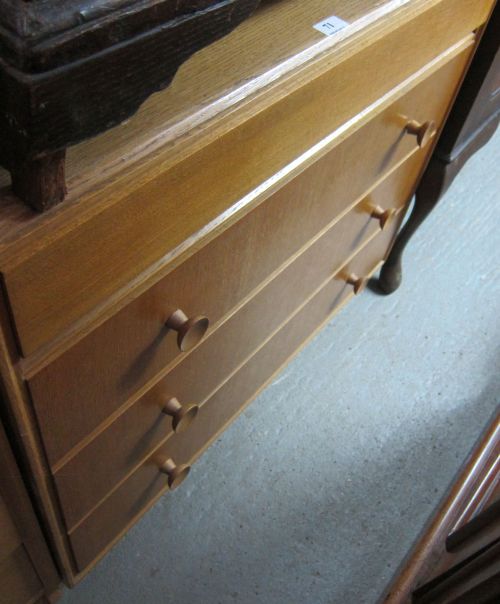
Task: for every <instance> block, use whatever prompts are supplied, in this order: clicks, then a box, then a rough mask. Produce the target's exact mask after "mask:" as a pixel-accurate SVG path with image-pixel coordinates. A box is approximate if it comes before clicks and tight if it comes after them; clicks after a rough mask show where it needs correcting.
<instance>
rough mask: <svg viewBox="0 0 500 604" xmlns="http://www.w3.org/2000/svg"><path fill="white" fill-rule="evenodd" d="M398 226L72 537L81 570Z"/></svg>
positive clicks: (379, 254)
mask: <svg viewBox="0 0 500 604" xmlns="http://www.w3.org/2000/svg"><path fill="white" fill-rule="evenodd" d="M397 222H399V221H394V224H392V225H391V226H390V228H388V229H387V231H384V232H382V233H380V234H379V235H378V236H377V237H375V238H374V239H373V240H372V241H371V242H370V243H369V244H368V245H367V246H366V247H365V248H363V250H362V251H361V252H360V253H359V254H358V255H357V256H355V257H354V259H353V260H352V261H351V262H349V263H348V265H346V266H345V267H343V268H342V269H341V270H340V271H339V272H338V273H337V275H336V276H335V277H334V278H333V279H331V280H329V281H328V282H327V283H326V284H325V285H324V286H323V287H322V288H321V289H320V290H319V291H318V292H317V293H315V294H314V295H313V296H312V298H311V299H310V300H309V301H308V302H307V303H306V304H305V305H304V306H302V307H301V308H300V309H299V310H298V312H296V313H295V314H294V315H292V316H291V317H290V319H289V320H288V322H287V323H286V324H285V325H284V326H283V327H282V328H281V329H280V331H278V332H277V333H276V335H275V336H274V337H273V338H271V340H269V341H268V342H267V343H266V344H265V345H264V346H263V347H262V348H260V349H259V350H258V351H257V352H256V353H255V354H254V356H253V357H252V358H251V359H250V360H249V361H248V362H247V363H246V364H245V365H244V366H243V367H242V368H241V369H240V370H239V371H238V372H237V373H235V374H234V376H233V377H232V378H231V379H229V380H228V381H227V382H225V383H224V384H223V385H222V387H221V388H219V390H217V391H216V392H215V394H214V395H213V396H212V397H211V398H209V399H208V400H207V401H206V402H205V403H204V404H203V405H202V406H201V408H200V412H199V418H198V419H197V421H196V422H195V423H194V424H193V425H192V426H191V427H190V429H189V430H188V431H187V432H184V433H180V434H175V435H173V436H172V437H171V438H170V439H168V441H167V442H166V443H165V444H164V445H162V446H161V447H159V448H158V449H157V450H156V451H155V452H154V453H153V455H152V456H151V457H150V458H149V459H148V461H147V462H146V463H144V464H143V465H142V466H141V467H140V468H138V469H137V470H136V471H135V472H134V473H133V474H132V475H131V476H130V478H129V479H128V480H127V481H126V482H124V483H123V484H121V485H120V486H119V487H118V488H117V489H116V490H115V491H114V492H112V493H111V494H110V495H109V497H108V498H107V499H106V500H104V502H103V503H102V504H101V505H100V506H99V507H98V508H97V509H96V510H95V511H94V512H93V513H92V514H91V515H90V516H88V517H87V518H85V519H84V520H83V521H82V522H81V523H80V524H78V525H77V526H76V527H75V528H74V529H73V530H72V531H71V532H70V534H69V538H70V542H71V546H72V549H73V553H74V556H75V560H76V563H77V567H78V570H79V571H83V570H84V569H85V568H86V567H87V566H88V565H89V564H91V563H92V562H93V561H94V560H95V559H96V558H97V557H98V556H99V555H100V554H101V553H104V550H105V549H106V548H107V547H108V546H109V545H110V543H112V542H113V541H115V540H116V539H117V537H118V536H120V535H121V534H122V533H123V532H124V531H125V530H126V529H127V528H128V526H129V525H130V524H131V523H132V522H134V520H136V519H137V518H138V517H139V515H141V514H142V513H143V512H144V511H145V509H147V508H148V507H150V505H152V503H153V502H154V501H155V500H156V498H157V497H158V496H159V495H160V494H161V493H162V492H163V491H165V490H166V489H167V488H168V487H167V480H166V477H165V476H164V475H163V474H161V473H160V472H159V465H161V464H162V463H163V461H164V460H166V459H168V458H172V459H173V460H174V461H175V463H176V464H177V465H178V466H180V465H182V464H187V463H192V462H193V460H194V459H195V458H196V457H198V456H199V455H200V454H201V453H202V452H203V451H204V450H205V449H206V448H207V447H208V446H209V445H210V443H211V442H213V440H214V439H215V438H216V437H217V435H218V434H219V433H220V432H221V431H222V430H223V429H224V428H225V427H226V426H227V425H228V424H229V423H230V422H231V421H232V420H233V419H234V417H235V416H236V415H237V414H238V413H240V412H241V411H242V410H243V408H244V407H245V406H246V404H247V403H248V402H249V401H250V400H251V399H252V398H253V397H254V396H255V395H256V393H257V392H258V391H259V390H260V389H261V387H262V386H263V385H264V384H265V383H267V382H268V381H269V380H270V379H271V378H272V377H273V375H274V374H275V373H276V372H277V371H278V370H279V369H280V368H281V367H282V366H283V364H284V363H286V362H287V360H288V359H289V357H290V356H291V355H292V354H294V353H295V352H296V351H297V350H298V349H299V348H300V347H301V346H302V345H303V344H304V342H305V341H307V340H308V339H309V338H310V337H312V335H313V334H314V333H315V331H316V330H317V329H318V328H319V327H320V326H321V325H322V324H323V323H324V322H325V321H326V320H328V318H329V317H330V316H331V314H332V313H333V312H334V311H335V310H336V309H338V308H339V306H340V305H341V304H342V303H343V302H344V301H345V300H347V298H348V297H349V296H350V295H352V292H353V288H352V286H351V285H348V284H347V283H346V279H347V276H348V275H349V274H351V273H356V274H357V275H368V274H370V273H371V272H373V270H374V269H375V268H376V266H377V265H378V263H379V262H380V260H381V259H382V258H383V257H384V256H385V254H386V252H387V250H388V247H389V244H390V242H391V240H392V237H393V235H394V232H395V231H396V230H397Z"/></svg>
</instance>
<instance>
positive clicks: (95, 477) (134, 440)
mask: <svg viewBox="0 0 500 604" xmlns="http://www.w3.org/2000/svg"><path fill="white" fill-rule="evenodd" d="M423 159H424V156H423V155H421V154H415V155H413V156H412V157H411V158H410V159H409V160H407V161H406V162H405V163H404V164H403V165H402V166H401V167H400V168H398V170H396V171H395V172H394V174H392V175H391V176H389V177H388V178H387V179H386V180H384V181H383V182H382V183H381V184H380V185H379V186H378V187H377V188H376V189H375V190H374V191H373V192H372V193H371V194H370V195H369V198H370V199H371V200H376V201H377V202H378V203H380V204H384V205H390V206H392V207H393V208H394V209H396V208H397V209H402V208H403V207H404V206H405V204H406V202H407V200H408V199H409V196H410V195H411V193H412V188H413V183H414V182H415V175H416V174H417V173H418V171H419V170H420V169H421V167H422V162H423ZM365 204H366V200H363V201H362V202H361V203H360V204H358V205H357V206H356V207H355V208H354V209H353V210H352V211H351V212H350V213H349V214H347V215H346V216H344V217H343V218H342V219H341V220H340V221H338V222H335V223H334V224H333V226H331V227H330V228H328V229H327V230H326V232H324V233H322V234H321V235H320V236H319V237H318V238H317V239H315V240H314V241H312V242H311V243H310V244H309V247H308V248H307V249H306V250H305V251H303V252H302V253H301V254H300V256H299V257H298V258H296V259H294V260H293V261H292V262H291V263H290V264H288V265H287V266H286V267H285V268H284V269H283V270H282V272H280V273H279V274H278V275H277V276H275V277H274V279H273V280H272V281H271V282H270V283H269V284H268V285H266V286H265V287H264V288H263V289H261V290H260V291H259V292H258V293H257V294H256V295H255V296H254V297H253V298H252V299H251V300H249V301H248V302H247V304H245V305H244V306H243V307H242V308H240V309H239V310H238V311H237V312H236V313H235V314H233V315H232V316H231V317H230V318H229V319H228V320H227V321H226V322H224V323H223V324H222V325H221V326H220V327H219V328H218V329H217V330H216V331H214V332H212V334H211V335H210V336H209V337H208V338H207V339H206V340H205V341H204V342H203V343H202V344H201V345H200V346H199V347H198V348H197V349H196V350H195V351H193V353H192V354H191V355H189V356H188V357H186V358H185V359H184V360H183V361H182V362H181V363H179V364H178V365H176V366H175V367H174V368H173V369H172V370H171V371H169V372H168V373H167V374H166V375H165V376H164V377H163V378H162V379H161V380H160V381H159V382H158V383H156V385H155V386H154V387H153V388H151V389H150V390H148V391H147V392H146V394H145V395H144V396H143V397H142V398H141V399H139V400H138V401H137V402H134V403H133V405H132V406H130V407H128V408H127V409H125V411H124V412H123V413H122V415H120V416H119V417H118V418H116V419H115V420H114V421H113V422H112V423H111V424H110V425H109V426H108V427H107V428H105V429H104V431H101V432H98V433H97V435H95V437H94V438H93V440H92V441H91V442H89V443H88V444H87V446H86V447H85V448H84V449H83V450H81V451H80V452H77V453H76V455H75V456H74V457H72V458H70V459H69V460H68V461H67V462H66V463H65V464H64V465H63V466H62V467H58V469H57V470H56V472H55V482H56V485H57V488H58V493H59V499H60V501H61V504H62V508H63V513H64V515H65V519H66V524H67V526H68V527H69V528H71V527H72V526H73V525H74V524H75V523H76V522H78V521H79V520H80V519H81V518H82V517H83V516H84V515H85V514H86V513H88V512H89V511H90V510H91V509H92V508H93V507H95V506H96V505H97V504H98V503H99V501H100V500H101V499H102V498H104V497H105V496H106V495H107V493H108V492H109V490H110V489H111V488H113V487H114V485H115V484H116V483H117V482H119V481H121V480H123V479H124V478H125V477H126V476H127V475H128V474H130V473H131V472H132V471H133V469H134V468H135V467H137V466H138V465H140V464H141V463H142V462H143V461H144V460H145V459H146V457H147V456H148V455H149V453H150V452H151V451H152V450H153V449H154V448H155V446H158V444H159V443H160V442H161V441H162V440H164V439H166V438H168V437H169V436H170V435H171V433H172V431H171V424H170V421H168V420H167V421H165V420H162V419H161V411H162V410H163V407H162V404H163V403H162V401H163V400H164V399H165V398H168V397H171V396H176V397H178V398H179V400H185V401H195V402H196V403H197V404H202V403H203V402H204V401H205V400H206V399H207V398H208V397H209V396H210V395H211V394H212V393H213V392H214V390H215V389H216V388H217V387H219V386H220V384H221V383H222V382H223V381H224V380H226V379H228V378H229V377H230V376H231V375H232V374H233V373H234V371H236V370H237V369H238V367H239V366H241V364H243V363H244V362H245V361H246V359H247V358H249V357H250V356H251V355H252V354H253V353H254V352H255V350H256V349H257V348H258V347H260V346H261V345H262V343H263V342H264V341H266V340H267V339H268V338H269V337H271V336H272V334H273V333H274V332H275V331H276V330H278V329H279V328H280V326H281V325H282V324H283V322H284V321H286V320H287V319H288V316H289V315H290V314H291V313H292V312H294V311H295V310H296V309H297V308H298V307H300V305H301V304H303V303H304V301H305V300H306V299H307V297H308V296H309V295H310V292H311V291H314V290H316V289H317V288H318V287H320V286H321V284H322V283H324V282H325V281H326V280H327V279H328V278H329V277H330V276H331V275H332V274H333V273H335V272H336V271H337V270H339V269H340V267H341V266H342V264H343V263H344V262H345V260H346V259H347V258H349V257H350V256H352V255H353V254H354V253H356V252H357V251H359V250H360V249H361V248H362V247H363V246H364V245H365V244H366V243H367V242H368V241H369V240H370V239H371V238H372V237H373V236H374V235H376V234H377V233H378V232H379V231H378V228H377V224H376V223H374V221H372V220H371V218H370V215H369V214H368V213H367V212H366V211H365V209H364V208H365ZM77 451H78V450H77ZM102 459H106V464H102V463H100V460H102Z"/></svg>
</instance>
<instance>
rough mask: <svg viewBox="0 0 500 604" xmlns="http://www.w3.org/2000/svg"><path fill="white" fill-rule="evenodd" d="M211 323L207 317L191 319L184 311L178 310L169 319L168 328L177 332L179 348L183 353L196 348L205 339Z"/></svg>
mask: <svg viewBox="0 0 500 604" xmlns="http://www.w3.org/2000/svg"><path fill="white" fill-rule="evenodd" d="M208 324H209V321H208V319H207V318H206V317H193V318H191V319H189V318H188V317H187V316H186V315H185V313H183V312H182V310H180V309H177V310H176V311H175V312H173V313H172V314H171V315H170V317H169V318H168V319H167V322H166V326H167V327H168V328H169V329H173V330H174V331H176V332H177V346H179V350H180V351H181V352H187V351H188V350H191V348H194V347H195V346H196V344H198V342H200V341H201V340H202V339H203V336H204V335H205V333H206V331H207V329H208Z"/></svg>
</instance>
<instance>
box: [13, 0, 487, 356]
mask: <svg viewBox="0 0 500 604" xmlns="http://www.w3.org/2000/svg"><path fill="white" fill-rule="evenodd" d="M459 2H460V3H461V4H463V5H464V6H463V8H462V9H461V19H460V20H458V19H456V18H453V15H455V11H456V8H457V7H456V2H453V3H450V2H449V0H444V1H443V2H441V3H439V4H437V5H436V6H435V7H433V8H431V9H429V10H428V11H425V12H424V13H423V14H421V15H419V16H418V17H416V18H415V19H414V20H413V21H412V22H411V23H406V24H402V25H401V27H399V28H398V29H396V30H395V31H394V32H391V33H390V34H388V35H387V36H385V37H384V38H383V39H381V40H378V41H377V42H375V43H374V44H373V45H372V46H370V47H369V48H365V49H363V50H361V51H360V52H358V53H357V54H355V55H353V56H351V57H349V58H348V59H346V60H345V61H343V62H342V63H341V64H339V65H337V66H336V68H335V69H331V70H329V71H326V73H324V74H322V75H320V76H318V77H316V78H315V79H314V80H312V81H311V82H310V83H309V84H308V85H306V86H299V87H297V86H298V83H297V82H295V83H294V86H295V87H294V89H293V90H291V89H290V87H289V86H290V83H289V84H288V85H287V92H288V93H289V94H288V95H287V96H285V97H284V98H281V99H279V100H277V101H276V102H274V103H273V104H271V105H268V107H267V109H264V110H262V111H260V112H258V113H257V114H254V115H253V117H251V118H250V119H247V120H246V121H245V122H244V123H243V124H241V126H240V127H238V128H236V129H233V130H229V131H228V132H226V133H225V134H224V135H223V136H219V137H218V138H217V139H216V140H214V141H213V142H212V143H211V144H207V145H204V146H203V147H201V148H200V147H199V148H198V150H197V151H196V152H193V153H192V155H190V156H189V158H187V159H185V160H184V161H180V162H179V163H177V164H175V165H174V166H172V167H171V168H170V169H165V166H164V165H163V166H162V167H161V169H160V170H159V171H157V170H156V168H155V164H154V163H153V162H151V163H150V164H149V174H148V177H147V179H148V181H149V182H147V183H142V184H141V185H140V186H138V187H137V186H135V187H134V186H129V187H128V188H127V190H126V192H124V193H125V197H124V198H123V199H121V200H120V201H119V202H117V203H115V204H107V206H108V207H107V208H104V207H103V208H102V210H103V211H102V212H101V213H100V214H99V215H97V216H95V217H94V218H92V219H89V220H85V217H84V216H83V215H81V216H80V218H79V221H78V222H77V223H73V224H72V225H71V228H70V231H71V233H70V232H65V230H64V229H62V230H60V231H58V232H57V233H55V232H51V230H50V229H46V230H45V236H44V239H45V238H46V237H49V239H50V241H48V240H47V239H45V243H44V241H43V239H42V240H41V239H38V240H37V243H36V247H30V248H29V249H26V248H25V249H24V251H21V250H20V249H18V250H17V253H16V254H15V256H12V257H11V258H10V262H8V263H6V264H5V266H2V272H3V275H4V283H5V286H6V291H7V295H8V296H9V301H10V306H11V309H12V314H13V317H14V320H15V324H16V331H17V336H18V340H19V342H20V343H21V345H22V348H23V351H24V354H27V353H30V352H34V351H35V350H36V349H37V348H39V347H40V346H41V345H43V344H46V343H48V342H49V341H50V340H51V339H53V338H55V337H56V336H58V335H60V334H61V333H62V332H64V331H65V330H67V329H69V328H70V327H71V326H72V325H73V324H74V323H75V322H76V321H82V320H83V317H84V316H85V315H86V313H88V312H89V311H91V310H92V309H95V307H96V306H97V305H99V304H102V303H104V302H106V303H109V300H110V299H111V297H112V296H116V295H117V296H119V297H121V298H123V296H124V294H125V292H119V293H117V290H119V288H121V287H123V286H127V289H129V285H130V282H131V281H132V280H133V279H136V278H139V276H140V275H141V274H142V273H143V272H144V271H146V270H148V271H152V273H154V276H155V278H156V279H158V278H159V276H160V275H161V270H162V269H163V270H164V269H165V268H166V267H167V266H169V263H170V262H171V261H172V260H173V258H174V257H177V256H178V255H179V254H180V253H181V252H183V251H184V252H187V249H186V246H187V245H188V242H189V249H191V250H192V249H193V244H195V243H197V242H199V237H200V236H201V237H202V238H203V239H205V240H206V238H207V237H208V236H209V235H211V236H214V235H215V234H216V232H217V231H218V230H220V229H221V228H225V226H227V225H228V221H229V219H232V220H235V219H236V218H237V217H238V216H241V215H242V214H243V213H244V212H247V211H249V210H250V209H251V208H252V207H255V205H256V204H257V203H258V202H259V201H261V200H262V199H263V198H264V197H265V194H266V190H265V189H266V188H267V187H268V186H269V184H268V185H267V187H265V186H263V183H264V182H267V181H268V180H269V179H272V181H273V183H274V184H275V185H276V181H277V179H278V180H279V176H278V177H277V176H276V175H277V173H279V172H280V170H282V169H284V168H285V167H286V166H287V165H288V164H289V163H290V162H293V161H296V160H297V157H298V156H300V155H301V154H303V153H304V152H310V150H311V146H313V145H315V144H317V143H319V142H320V141H321V140H322V139H323V138H324V137H325V136H329V135H331V133H332V131H333V130H335V128H338V127H339V126H340V125H341V124H343V123H345V122H346V120H349V119H351V118H353V117H355V116H356V115H357V114H358V113H359V112H360V111H361V110H363V109H366V107H369V106H370V104H371V103H374V102H376V101H377V100H379V99H380V97H381V96H383V95H385V94H386V93H388V92H390V91H391V89H392V88H393V87H394V86H397V85H399V84H400V83H401V82H402V81H403V80H404V79H405V78H407V77H410V76H411V75H412V74H414V73H415V71H416V70H418V69H420V68H422V67H423V66H424V65H425V64H426V63H427V62H428V61H431V60H433V59H435V58H436V57H437V56H438V55H439V53H440V52H442V51H446V50H447V49H449V47H450V44H454V43H458V42H459V40H460V39H461V36H464V35H465V36H466V35H467V34H470V31H471V29H472V28H473V27H474V26H475V25H476V24H477V21H478V20H479V21H480V19H481V18H482V17H483V13H484V12H485V6H482V2H480V3H477V2H470V0H459ZM484 4H485V5H486V4H487V3H486V0H484ZM480 5H481V6H480ZM410 40H411V43H409V41H410ZM470 43H472V40H470ZM456 52H457V51H456ZM387 57H391V60H390V61H388V60H387ZM448 58H451V57H448ZM443 60H446V59H443ZM332 91H335V94H332ZM282 92H283V91H282ZM270 100H271V99H268V103H269V102H270ZM291 116H293V120H292V121H290V120H291ZM263 133H265V135H266V136H262V134H263ZM193 151H194V150H193ZM297 169H298V168H297ZM208 183H210V185H209V186H208ZM129 184H131V183H129ZM263 187H264V189H263ZM118 191H119V186H118V185H117V184H116V185H115V187H114V193H113V195H116V194H117V193H118ZM267 194H268V193H267ZM109 201H111V197H110V198H109ZM16 247H17V246H16ZM23 247H24V245H23ZM10 251H11V252H12V251H13V249H11V250H10ZM24 252H27V256H25V253H24ZM41 275H43V276H44V278H43V279H41V278H40V276H41ZM129 295H130V292H129Z"/></svg>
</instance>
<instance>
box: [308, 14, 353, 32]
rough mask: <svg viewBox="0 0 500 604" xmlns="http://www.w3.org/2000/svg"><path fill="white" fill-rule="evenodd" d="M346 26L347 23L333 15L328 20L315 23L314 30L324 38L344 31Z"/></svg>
mask: <svg viewBox="0 0 500 604" xmlns="http://www.w3.org/2000/svg"><path fill="white" fill-rule="evenodd" d="M346 25H349V23H347V21H344V20H343V19H340V18H339V17H336V16H335V15H333V16H332V17H328V19H323V21H320V22H319V23H316V25H315V26H314V29H317V30H318V31H320V32H321V33H322V34H325V36H333V34H336V33H337V32H339V31H340V30H341V29H344V27H345V26H346Z"/></svg>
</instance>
